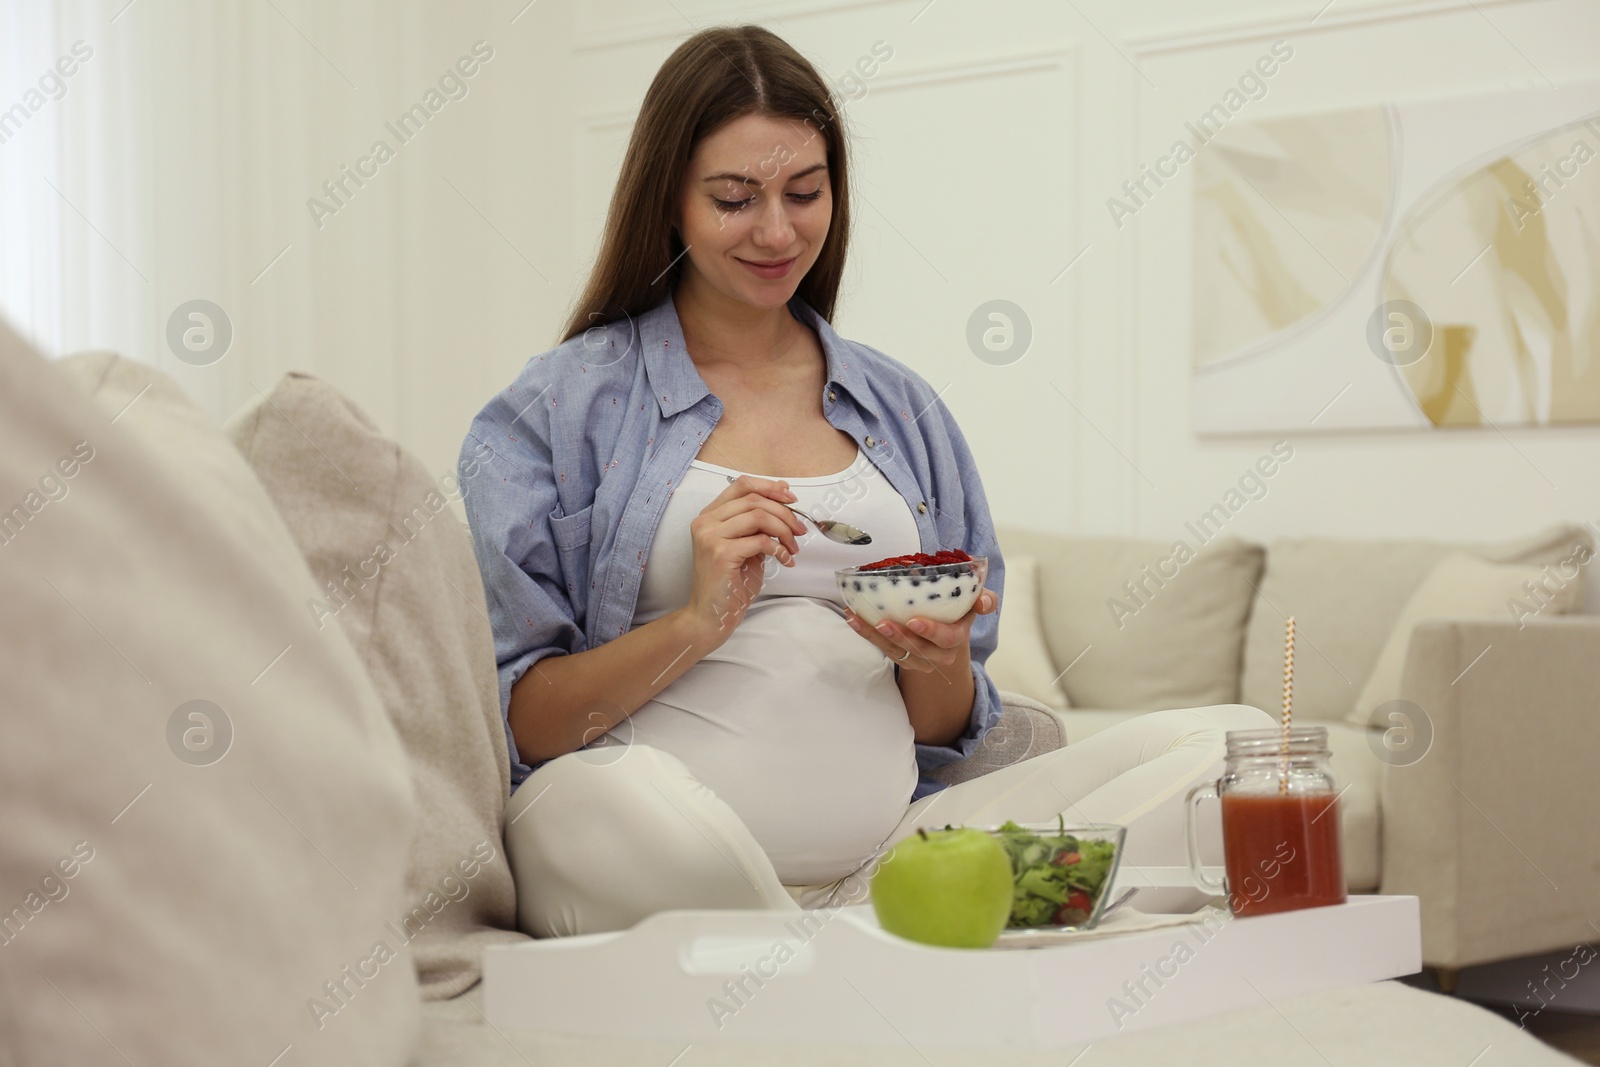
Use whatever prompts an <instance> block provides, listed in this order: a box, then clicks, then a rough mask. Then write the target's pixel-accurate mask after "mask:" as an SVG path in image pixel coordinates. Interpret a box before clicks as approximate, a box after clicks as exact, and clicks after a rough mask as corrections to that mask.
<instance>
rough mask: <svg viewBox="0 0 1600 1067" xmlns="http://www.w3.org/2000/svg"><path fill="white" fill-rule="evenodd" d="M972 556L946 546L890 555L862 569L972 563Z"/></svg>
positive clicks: (874, 569) (875, 569)
mask: <svg viewBox="0 0 1600 1067" xmlns="http://www.w3.org/2000/svg"><path fill="white" fill-rule="evenodd" d="M971 562H972V557H971V556H969V555H967V554H966V553H965V552H963V551H961V550H960V549H959V548H946V549H942V550H940V551H938V552H934V553H933V554H931V555H930V554H928V553H927V552H914V553H912V554H911V555H909V556H890V557H889V558H888V559H880V560H878V562H876V563H864V564H862V565H861V567H860V568H858V569H860V570H864V571H882V570H888V569H889V568H890V567H935V566H938V565H939V564H941V563H971Z"/></svg>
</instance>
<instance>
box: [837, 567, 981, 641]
mask: <svg viewBox="0 0 1600 1067" xmlns="http://www.w3.org/2000/svg"><path fill="white" fill-rule="evenodd" d="M988 574H989V557H988V556H975V557H974V556H968V555H967V554H966V553H965V552H962V551H960V550H954V551H946V552H940V553H937V554H935V555H932V556H927V555H922V554H921V553H919V554H917V555H916V556H896V557H892V558H890V559H887V560H880V561H879V562H877V563H868V564H866V565H865V566H862V567H846V568H844V569H843V570H838V571H835V572H834V575H835V577H836V578H837V579H838V582H839V595H840V596H841V597H842V598H843V599H844V603H845V606H846V607H848V608H849V609H850V610H851V611H853V612H855V613H856V615H857V616H858V617H859V618H860V619H861V621H862V622H864V623H866V624H867V625H868V626H876V625H878V623H879V622H881V621H882V620H884V619H888V620H889V621H890V622H894V623H899V624H901V625H905V624H906V623H908V622H910V621H911V620H912V619H914V618H924V619H933V620H934V621H936V622H955V621H957V620H958V619H960V618H961V617H962V616H963V615H965V614H966V613H967V612H969V611H971V610H972V605H973V603H974V602H975V601H976V600H977V599H978V594H979V593H981V592H982V591H983V583H984V579H985V578H987V577H988Z"/></svg>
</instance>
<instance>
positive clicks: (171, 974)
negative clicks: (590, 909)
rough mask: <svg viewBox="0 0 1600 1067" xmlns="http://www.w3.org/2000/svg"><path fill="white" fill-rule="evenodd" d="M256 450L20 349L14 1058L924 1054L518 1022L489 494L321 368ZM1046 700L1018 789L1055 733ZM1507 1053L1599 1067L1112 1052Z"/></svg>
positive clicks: (105, 380)
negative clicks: (508, 969) (484, 1003)
mask: <svg viewBox="0 0 1600 1067" xmlns="http://www.w3.org/2000/svg"><path fill="white" fill-rule="evenodd" d="M229 429H230V432H231V440H230V436H229V435H225V434H224V433H223V432H222V431H221V430H220V429H219V428H218V427H217V426H216V425H215V424H214V423H213V422H212V421H211V420H209V419H208V418H207V417H206V416H205V415H204V414H203V413H202V412H201V411H200V410H199V409H198V408H197V407H195V406H194V405H193V404H192V403H191V402H190V401H189V400H188V399H187V398H186V397H185V396H184V394H183V393H182V391H181V390H179V389H178V388H177V387H176V386H175V385H174V384H173V383H172V382H171V381H170V380H168V379H166V378H165V377H164V376H163V375H161V374H160V373H158V372H156V371H153V370H152V369H150V368H148V367H145V366H142V365H139V364H135V363H131V362H129V361H126V360H120V359H118V358H117V357H115V356H113V355H111V354H105V353H101V354H87V355H83V356H78V357H73V358H70V359H68V360H66V361H63V363H62V364H59V365H57V366H50V365H47V364H46V363H45V362H44V361H43V360H42V359H40V358H39V357H38V355H37V354H36V353H34V352H32V351H31V350H29V349H28V347H27V346H26V345H25V344H24V343H23V342H21V341H20V340H19V339H17V338H16V337H14V336H13V335H12V334H10V333H9V331H7V330H6V329H5V328H4V327H3V326H0V509H3V508H7V507H9V505H10V503H11V502H13V501H15V502H16V506H17V508H21V509H22V510H21V512H18V511H16V509H15V508H12V509H10V510H0V515H4V516H11V517H12V518H13V522H12V525H11V526H6V527H4V535H3V536H0V542H3V543H0V603H4V604H5V605H6V610H5V611H4V612H0V648H4V649H5V653H6V656H7V663H6V666H7V670H5V671H3V672H0V709H3V713H4V715H5V723H6V727H7V729H6V731H5V743H4V744H0V781H4V782H5V783H6V788H5V789H3V790H0V822H3V823H4V825H5V827H6V832H5V833H4V834H0V928H3V930H4V934H3V936H0V941H3V944H0V1063H19V1064H20V1063H30V1064H31V1063H40V1064H44V1063H72V1064H92V1063H124V1062H128V1063H163V1064H173V1065H187V1064H196V1065H199V1064H213V1063H261V1064H285V1065H286V1064H290V1063H294V1064H326V1065H329V1067H335V1065H337V1067H351V1065H367V1064H370V1065H374V1067H399V1065H401V1064H415V1065H416V1067H450V1065H455V1064H461V1065H467V1064H472V1065H474V1067H485V1065H488V1067H492V1065H500V1064H505V1065H518V1064H525V1063H533V1062H557V1063H571V1064H593V1065H605V1067H621V1065H624V1064H628V1065H632V1064H638V1065H650V1067H660V1065H662V1064H669V1063H677V1062H680V1061H682V1060H683V1059H684V1057H685V1055H686V1054H688V1055H691V1056H692V1059H691V1060H689V1061H688V1062H693V1063H713V1062H717V1063H729V1064H733V1063H739V1064H754V1065H776V1064H791V1063H792V1064H809V1063H817V1062H830V1063H838V1064H841V1065H843V1064H856V1063H859V1064H863V1065H865V1064H869V1063H871V1064H882V1063H888V1062H904V1063H908V1064H910V1063H920V1062H928V1061H929V1056H928V1054H925V1053H924V1052H923V1051H922V1050H920V1049H917V1048H916V1047H915V1046H914V1045H911V1046H910V1047H905V1048H900V1049H882V1048H873V1049H837V1048H821V1047H801V1046H781V1047H762V1048H755V1047H751V1046H722V1047H715V1048H699V1049H694V1050H693V1051H692V1052H690V1050H687V1049H684V1048H681V1047H678V1046H676V1045H675V1044H673V1043H668V1042H643V1041H623V1040H614V1041H606V1040H592V1039H576V1038H568V1037H563V1036H561V1035H559V1034H553V1033H543V1032H531V1031H529V1032H518V1031H510V1032H503V1031H500V1030H497V1029H495V1028H493V1027H491V1026H488V1025H487V1024H486V1023H485V1022H484V1020H483V1018H482V1015H481V1011H480V1005H481V994H482V990H481V986H479V985H478V984H477V982H478V976H479V974H480V962H481V954H482V951H483V949H484V948H485V946H488V945H493V944H497V943H506V942H515V941H520V940H524V939H525V938H524V935H522V934H520V933H518V932H517V931H516V930H515V929H514V923H513V919H514V902H515V893H516V892H537V887H528V886H520V887H514V886H513V885H512V882H511V879H510V871H509V867H508V865H507V864H506V862H505V859H504V855H503V843H502V834H501V821H502V819H503V816H504V810H505V802H506V774H507V760H506V753H505V738H504V732H503V729H502V726H501V723H500V717H499V708H498V696H497V692H496V687H495V685H494V665H493V652H492V646H491V644H490V642H489V638H488V627H487V619H486V618H485V617H484V605H485V600H484V591H483V588H482V585H481V583H480V582H479V580H478V577H477V574H476V570H475V567H474V566H473V564H472V561H471V555H470V551H469V549H468V547H467V544H466V542H465V539H464V538H465V535H464V533H463V531H462V529H461V527H460V526H459V525H458V524H457V523H456V521H455V519H454V518H453V517H452V516H451V514H450V513H449V511H448V508H447V505H448V500H447V497H448V495H449V494H450V492H451V491H452V489H453V488H454V489H459V487H458V486H453V479H450V478H438V477H435V476H434V475H432V474H430V473H429V472H428V471H426V470H425V469H424V468H423V467H422V466H421V465H420V464H419V463H418V462H417V461H416V460H415V458H414V457H412V456H410V455H409V454H408V453H406V451H405V450H404V449H403V448H401V447H400V446H399V445H398V444H397V443H396V442H394V441H393V440H391V439H389V438H387V437H385V436H384V435H383V434H382V433H381V432H380V431H379V430H378V429H377V428H376V427H375V426H373V425H372V423H371V422H370V421H369V420H367V419H366V418H365V416H363V415H362V414H361V413H360V411H359V410H357V409H356V408H355V407H354V406H353V405H350V404H349V403H348V402H347V401H345V400H344V399H343V398H342V397H340V396H339V394H338V393H337V392H335V391H334V390H332V389H331V388H328V387H326V386H325V385H323V384H322V383H319V382H316V381H315V380H314V379H310V378H307V377H305V376H299V375H295V376H289V377H287V378H285V379H284V380H283V381H282V382H280V383H279V384H278V385H277V386H276V387H275V388H274V389H273V390H272V392H271V393H270V394H269V395H267V396H264V397H263V398H262V400H261V402H260V404H258V405H256V406H255V408H254V409H253V410H251V411H249V412H246V413H245V414H244V415H243V416H242V417H241V418H239V419H238V420H237V421H236V422H235V423H233V424H232V425H231V426H230V428H229ZM1015 703H1017V705H1018V711H1017V712H1016V713H1015V714H1016V715H1017V716H1020V718H1018V719H1015V720H1014V724H1013V728H1012V729H1010V730H1008V731H1007V733H1008V734H1009V737H1008V738H1007V739H1006V740H1005V741H1004V744H997V745H996V746H995V749H994V751H992V752H989V753H987V755H988V756H989V757H992V758H994V759H996V760H997V761H1003V760H1005V759H1010V758H1016V757H1018V756H1020V755H1025V754H1027V753H1028V752H1030V751H1032V750H1034V749H1035V748H1036V747H1047V746H1049V745H1053V744H1055V743H1057V742H1058V741H1059V737H1057V736H1053V735H1052V732H1051V730H1050V729H1049V725H1050V722H1051V720H1047V719H1038V718H1036V717H1030V713H1029V712H1028V711H1026V710H1022V709H1023V703H1022V702H1015ZM1463 719H1464V721H1472V722H1476V721H1477V712H1476V711H1475V710H1473V709H1463ZM1068 721H1069V722H1071V721H1072V720H1068ZM1024 723H1026V724H1028V725H1026V726H1024V725H1022V724H1024ZM1008 746H1009V747H1008ZM974 769H975V768H972V767H969V768H967V770H968V772H969V773H970V772H971V771H973V770H974ZM5 909H9V910H5ZM8 921H9V922H10V923H11V925H9V926H7V925H5V923H6V922H8ZM595 996H596V997H599V998H605V997H606V996H607V994H606V991H605V990H603V989H597V990H595ZM1265 996H1266V997H1269V998H1270V997H1271V996H1272V994H1271V991H1270V990H1268V991H1265ZM615 1007H616V1010H618V1011H626V1010H627V1005H626V1004H618V1005H616V1006H615ZM888 1025H892V1022H890V1023H889V1024H888ZM910 1040H914V1035H912V1037H911V1038H909V1039H908V1042H909V1041H910ZM1489 1045H1493V1046H1494V1047H1495V1048H1496V1050H1497V1053H1499V1054H1501V1056H1502V1060H1503V1061H1504V1062H1518V1063H1527V1064H1536V1065H1537V1064H1559V1063H1568V1062H1573V1061H1570V1060H1568V1059H1567V1058H1566V1057H1564V1056H1561V1055H1559V1054H1557V1053H1554V1052H1552V1051H1550V1050H1547V1049H1544V1048H1543V1047H1541V1046H1539V1045H1538V1044H1537V1042H1535V1041H1534V1040H1533V1039H1532V1038H1530V1037H1528V1036H1527V1035H1526V1034H1523V1033H1520V1032H1518V1031H1517V1030H1516V1029H1515V1028H1514V1027H1512V1026H1510V1025H1509V1024H1507V1023H1506V1022H1504V1021H1503V1020H1500V1019H1498V1018H1495V1017H1494V1016H1491V1015H1489V1014H1488V1013H1486V1012H1483V1011H1481V1010H1479V1009H1476V1008H1473V1007H1471V1006H1469V1005H1466V1004H1462V1003H1458V1002H1454V1001H1451V1000H1448V999H1446V998H1440V997H1437V996H1432V995H1429V994H1425V993H1421V992H1419V991H1417V990H1414V989H1409V988H1406V987H1404V986H1401V985H1398V984H1396V983H1389V982H1385V983H1378V984H1375V985H1370V986H1361V987H1353V988H1347V989H1335V990H1329V991H1326V992H1324V993H1322V994H1317V995H1313V996H1309V997H1300V998H1294V999H1289V998H1284V999H1277V998H1273V999H1269V1000H1268V1001H1267V1003H1265V1004H1263V1005H1261V1006H1259V1007H1257V1008H1252V1009H1246V1010H1243V1011H1238V1012H1232V1013H1228V1014H1226V1015H1222V1016H1218V1017H1216V1018H1213V1019H1208V1020H1204V1021H1202V1022H1199V1023H1195V1024H1189V1025H1183V1026H1177V1027H1173V1028H1170V1029H1169V1030H1167V1031H1165V1032H1156V1033H1150V1034H1143V1035H1139V1036H1136V1037H1130V1038H1127V1039H1124V1040H1120V1041H1117V1042H1111V1043H1109V1044H1107V1045H1105V1046H1104V1047H1101V1048H1097V1049H1096V1051H1095V1054H1094V1060H1095V1062H1097V1063H1098V1062H1104V1063H1107V1064H1113V1063H1125V1064H1133V1063H1141V1064H1143V1063H1183V1062H1194V1060H1195V1058H1196V1057H1200V1058H1207V1057H1208V1056H1215V1057H1216V1058H1221V1057H1223V1056H1224V1055H1226V1056H1231V1057H1234V1058H1238V1057H1239V1056H1240V1055H1241V1054H1242V1055H1245V1056H1249V1057H1251V1058H1255V1059H1261V1060H1263V1061H1268V1060H1270V1061H1271V1062H1276V1063H1281V1064H1284V1065H1286V1067H1292V1065H1299V1064H1316V1063H1323V1062H1326V1061H1327V1060H1328V1059H1329V1058H1331V1059H1332V1060H1333V1061H1335V1062H1362V1063H1375V1062H1405V1063H1408V1064H1418V1065H1432V1064H1438V1065H1440V1067H1459V1064H1461V1063H1465V1062H1468V1061H1469V1060H1471V1059H1472V1058H1473V1057H1474V1056H1476V1055H1478V1054H1479V1053H1480V1052H1481V1051H1482V1050H1483V1049H1484V1048H1485V1047H1487V1046H1489ZM1078 1054H1081V1053H1078V1052H1076V1051H1075V1050H1068V1051H1067V1052H1066V1054H1065V1057H1064V1055H1063V1053H1062V1052H1061V1051H1059V1050H1058V1051H1055V1052H1049V1053H1046V1052H1039V1053H1028V1052H1024V1051H1017V1050H1012V1051H1010V1052H1008V1054H1007V1055H1008V1059H1009V1060H1010V1061H1011V1062H1016V1063H1019V1064H1020V1063H1038V1064H1045V1063H1061V1062H1065V1060H1066V1059H1070V1058H1072V1057H1073V1056H1074V1055H1078ZM933 1055H935V1056H936V1057H937V1058H938V1060H939V1061H940V1062H944V1063H950V1064H957V1063H959V1064H974V1065H977V1064H987V1063H990V1062H993V1061H994V1052H993V1050H986V1049H971V1050H938V1051H937V1052H936V1053H933Z"/></svg>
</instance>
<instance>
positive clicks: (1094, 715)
mask: <svg viewBox="0 0 1600 1067" xmlns="http://www.w3.org/2000/svg"><path fill="white" fill-rule="evenodd" d="M1297 662H1298V659H1297ZM1143 714H1145V712H1139V711H1127V710H1125V709H1118V708H1073V709H1072V710H1071V711H1067V712H1063V713H1062V714H1061V715H1060V716H1059V718H1060V719H1061V722H1062V725H1063V726H1064V727H1065V729H1066V732H1067V743H1068V744H1072V745H1075V744H1078V743H1079V742H1080V741H1082V740H1083V739H1084V738H1086V737H1092V736H1094V735H1095V734H1097V733H1099V732H1100V731H1102V730H1108V729H1110V728H1111V727H1113V726H1116V725H1117V724H1118V723H1123V722H1127V721H1128V720H1129V719H1133V718H1136V717H1138V716H1139V715H1143ZM1327 727H1328V749H1329V751H1330V752H1331V753H1332V758H1331V760H1330V763H1331V764H1332V766H1333V776H1334V779H1335V780H1336V781H1337V782H1338V783H1339V788H1340V789H1342V790H1344V792H1343V794H1342V795H1341V796H1340V798H1339V819H1340V832H1339V837H1340V850H1341V855H1342V856H1343V858H1344V881H1345V886H1346V887H1347V888H1348V889H1349V891H1350V892H1352V893H1372V892H1376V891H1377V888H1378V885H1379V883H1380V878H1381V876H1382V871H1381V870H1380V857H1381V855H1382V849H1381V846H1382V843H1383V839H1382V837H1381V836H1380V835H1381V834H1382V831H1383V811H1382V799H1381V785H1382V772H1383V764H1382V763H1380V762H1379V760H1378V757H1377V755H1376V750H1375V749H1374V748H1373V747H1372V746H1371V745H1370V744H1369V743H1368V732H1367V730H1366V729H1365V728H1358V727H1354V726H1347V725H1346V724H1344V723H1328V724H1327Z"/></svg>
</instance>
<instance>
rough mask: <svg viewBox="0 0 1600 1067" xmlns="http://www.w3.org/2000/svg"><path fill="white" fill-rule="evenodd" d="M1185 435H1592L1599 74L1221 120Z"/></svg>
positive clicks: (1200, 217)
mask: <svg viewBox="0 0 1600 1067" xmlns="http://www.w3.org/2000/svg"><path fill="white" fill-rule="evenodd" d="M1194 167H1195V202H1194V214H1193V220H1194V221H1193V225H1194V309H1193V328H1192V342H1193V348H1192V358H1193V362H1192V383H1191V384H1192V389H1191V396H1192V402H1193V416H1194V425H1195V429H1196V431H1197V432H1199V433H1210V434H1226V433H1259V432H1276V431H1285V430H1306V429H1318V430H1340V429H1344V430H1358V429H1397V428H1417V429H1433V428H1444V427H1471V426H1495V427H1501V426H1537V425H1549V424H1558V423H1600V83H1592V84H1586V85H1581V86H1572V87H1564V88H1559V89H1557V88H1552V89H1531V90H1516V91H1507V92H1502V93H1497V94H1492V95H1486V96H1477V97H1471V98H1459V99H1453V100H1438V101H1425V102H1414V103H1397V104H1389V105H1374V106H1369V107H1361V108H1355V109H1350V110H1344V111H1336V112H1327V113H1323V114H1312V115H1298V116H1290V117H1283V118H1273V119H1265V120H1261V121H1256V122H1240V123H1236V124H1230V125H1228V126H1226V127H1224V128H1223V129H1222V130H1220V131H1219V132H1218V133H1217V134H1216V135H1215V136H1214V137H1212V138H1211V139H1210V140H1209V141H1208V142H1207V143H1206V144H1204V145H1203V146H1201V147H1200V148H1199V150H1198V152H1197V154H1196V159H1195V163H1194Z"/></svg>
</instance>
